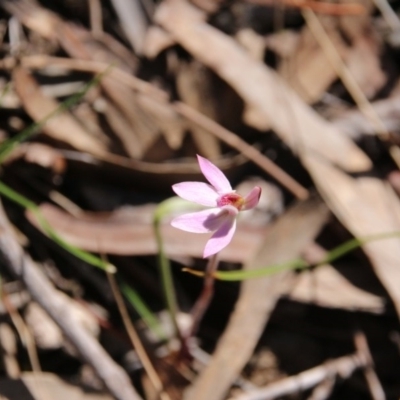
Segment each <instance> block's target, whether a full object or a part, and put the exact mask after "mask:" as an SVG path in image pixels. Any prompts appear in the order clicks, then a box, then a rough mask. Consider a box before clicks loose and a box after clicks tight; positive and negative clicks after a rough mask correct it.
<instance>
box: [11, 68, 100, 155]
mask: <svg viewBox="0 0 400 400" xmlns="http://www.w3.org/2000/svg"><path fill="white" fill-rule="evenodd" d="M13 81H14V85H15V90H16V92H17V94H18V96H19V97H20V99H21V103H22V105H23V107H24V108H25V110H26V111H27V113H28V114H29V115H30V117H31V118H32V119H33V120H34V121H35V122H39V121H41V120H42V119H44V118H46V117H47V116H48V115H49V114H50V113H52V112H54V111H55V110H56V109H57V107H58V106H59V103H58V102H57V101H56V100H54V99H51V98H49V97H46V96H44V95H43V94H42V93H41V90H40V87H39V85H38V84H37V82H36V81H35V79H34V78H33V76H32V75H31V74H30V73H29V71H28V70H26V69H25V68H23V67H17V68H15V70H14V73H13ZM43 131H44V132H45V133H46V134H48V135H49V136H51V137H52V138H53V139H56V140H61V141H63V142H65V143H68V144H69V145H70V146H72V147H73V148H75V149H77V150H80V151H84V152H87V153H90V154H93V155H96V156H102V155H104V154H105V153H106V147H105V146H104V145H103V143H101V142H100V141H99V140H97V139H95V138H94V137H92V136H91V135H90V134H89V133H88V132H87V131H86V130H85V129H84V128H83V126H82V125H80V124H79V123H78V122H77V121H76V120H75V119H74V118H73V117H72V116H71V115H70V113H69V112H68V111H63V112H62V113H60V114H58V115H56V116H54V117H52V118H50V119H49V120H48V121H47V122H46V124H45V125H44V127H43Z"/></svg>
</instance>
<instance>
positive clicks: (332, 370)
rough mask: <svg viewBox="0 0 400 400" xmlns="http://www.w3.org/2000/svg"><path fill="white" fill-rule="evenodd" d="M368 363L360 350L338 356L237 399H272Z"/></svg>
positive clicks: (348, 373)
mask: <svg viewBox="0 0 400 400" xmlns="http://www.w3.org/2000/svg"><path fill="white" fill-rule="evenodd" d="M366 365H367V360H366V358H365V357H364V356H363V355H362V354H360V353H359V352H357V353H355V354H350V355H348V356H344V357H340V358H337V359H336V360H332V361H328V362H326V363H324V364H321V365H318V366H317V367H315V368H311V369H309V370H307V371H304V372H301V373H300V374H298V375H294V376H290V377H288V378H284V379H281V380H279V381H278V382H275V383H272V384H270V385H268V386H266V387H264V388H261V389H257V390H254V391H252V392H249V393H245V394H242V395H240V396H238V397H237V398H236V399H235V400H271V399H275V398H276V397H280V396H285V395H288V394H292V393H298V392H302V391H304V390H307V389H310V388H312V387H314V386H315V385H317V384H318V383H320V382H322V381H324V380H326V379H329V378H331V377H332V376H334V375H339V376H340V377H342V378H347V377H349V376H350V375H351V374H352V373H353V372H354V371H355V370H356V369H358V368H360V367H365V366H366Z"/></svg>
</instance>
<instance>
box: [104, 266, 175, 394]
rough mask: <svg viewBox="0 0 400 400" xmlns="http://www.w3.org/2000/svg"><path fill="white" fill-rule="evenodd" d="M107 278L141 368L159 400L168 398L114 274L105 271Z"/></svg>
mask: <svg viewBox="0 0 400 400" xmlns="http://www.w3.org/2000/svg"><path fill="white" fill-rule="evenodd" d="M107 278H108V281H109V283H110V286H111V290H112V292H113V295H114V298H115V301H116V302H117V306H118V310H119V312H120V314H121V318H122V321H123V323H124V326H125V329H126V332H127V333H128V336H129V339H130V340H131V342H132V345H133V347H134V348H135V350H136V353H137V355H138V357H139V359H140V361H141V363H142V365H143V368H144V369H145V371H146V373H147V375H148V377H149V379H150V382H151V383H152V385H153V387H154V389H155V390H156V392H157V394H158V395H159V398H160V399H161V400H170V397H169V396H168V394H167V393H166V392H165V391H164V388H163V384H162V382H161V379H160V378H159V376H158V374H157V371H156V370H155V368H154V366H153V364H152V362H151V360H150V358H149V356H148V355H147V352H146V349H145V348H144V346H143V344H142V341H141V340H140V338H139V335H138V334H137V332H136V329H135V327H134V325H133V323H132V321H131V319H130V317H129V313H128V310H127V308H126V305H125V303H124V299H123V298H122V295H121V292H120V290H119V288H118V285H117V282H116V280H115V276H114V274H110V273H109V272H107Z"/></svg>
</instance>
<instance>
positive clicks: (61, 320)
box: [0, 207, 140, 400]
mask: <svg viewBox="0 0 400 400" xmlns="http://www.w3.org/2000/svg"><path fill="white" fill-rule="evenodd" d="M0 256H1V257H2V259H3V260H4V265H6V266H7V268H8V269H9V270H10V272H11V273H12V274H14V275H15V276H16V277H18V278H19V279H20V280H21V281H22V282H23V283H24V284H25V286H26V288H27V289H28V291H29V292H30V294H31V296H32V298H33V299H34V300H35V301H36V302H37V303H38V304H39V305H40V306H41V307H42V308H43V309H44V310H45V311H46V312H47V313H48V314H49V315H50V317H51V318H52V319H53V320H54V321H55V322H56V323H57V325H58V326H59V327H60V329H61V330H62V332H63V334H64V335H65V336H66V337H67V338H68V339H69V340H70V341H71V343H73V345H74V346H75V347H76V349H77V350H78V352H79V354H80V355H81V356H82V358H83V359H84V360H85V361H86V362H87V363H88V364H89V365H91V366H92V368H93V369H94V370H95V371H96V373H97V375H98V376H99V377H100V378H101V379H102V380H103V382H104V384H105V386H106V387H107V388H108V390H109V391H110V393H111V394H112V395H113V396H114V397H115V398H116V399H118V400H139V399H140V396H139V395H138V394H137V393H136V391H135V389H134V388H133V386H132V385H131V382H130V379H129V377H128V376H127V374H126V373H125V371H124V370H123V369H122V368H121V367H120V366H119V365H118V364H116V363H115V362H114V361H113V360H112V359H111V357H110V356H109V355H108V354H107V353H106V351H105V350H104V349H103V348H102V347H101V346H100V344H99V343H98V342H97V340H95V338H93V336H92V335H91V334H90V333H89V332H88V331H87V330H86V329H85V328H84V327H83V326H82V325H81V323H80V321H78V320H77V319H76V317H75V313H73V312H71V310H70V305H69V303H68V302H67V301H66V299H65V298H64V296H62V295H61V294H60V293H58V291H57V290H56V289H55V288H54V287H53V286H52V285H51V283H50V282H49V280H48V279H47V277H46V276H45V275H44V274H43V272H42V271H41V270H40V269H39V268H38V266H37V265H36V264H35V263H34V262H33V260H32V259H31V258H30V257H29V256H28V255H26V254H25V253H24V251H23V250H22V248H21V246H20V245H19V243H18V242H17V240H16V238H15V235H14V232H13V231H12V229H11V227H10V225H9V222H8V220H7V217H6V215H5V214H4V210H3V208H2V207H0Z"/></svg>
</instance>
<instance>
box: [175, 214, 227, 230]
mask: <svg viewBox="0 0 400 400" xmlns="http://www.w3.org/2000/svg"><path fill="white" fill-rule="evenodd" d="M227 215H229V214H228V213H227V212H226V211H222V212H221V209H220V208H210V209H208V210H203V211H198V212H195V213H189V214H183V215H180V216H179V217H176V218H174V219H173V220H172V221H171V225H172V226H173V227H175V228H178V229H182V230H183V231H186V232H193V233H209V232H214V231H216V230H217V229H218V228H219V227H220V226H221V225H222V224H223V223H224V222H225V220H226V216H227Z"/></svg>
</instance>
